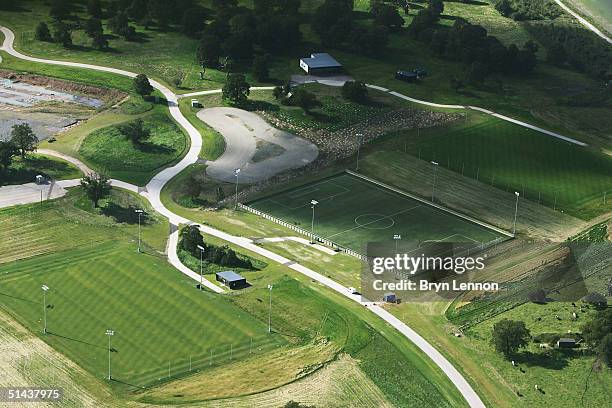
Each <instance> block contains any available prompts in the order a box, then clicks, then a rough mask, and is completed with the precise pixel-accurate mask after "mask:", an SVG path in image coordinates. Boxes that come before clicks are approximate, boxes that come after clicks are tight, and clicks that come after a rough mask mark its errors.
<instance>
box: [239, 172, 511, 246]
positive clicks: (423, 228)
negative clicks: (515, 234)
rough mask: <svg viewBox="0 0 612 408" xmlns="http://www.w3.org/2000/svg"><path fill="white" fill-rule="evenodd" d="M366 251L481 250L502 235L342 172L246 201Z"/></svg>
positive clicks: (326, 237)
mask: <svg viewBox="0 0 612 408" xmlns="http://www.w3.org/2000/svg"><path fill="white" fill-rule="evenodd" d="M312 200H316V201H317V202H318V204H317V205H316V207H315V217H314V219H315V222H314V232H315V234H316V235H318V236H320V237H322V238H325V239H328V240H330V241H333V242H335V243H336V244H338V245H340V246H343V247H346V248H349V249H352V250H354V251H357V252H360V253H363V252H364V249H365V246H366V244H367V243H371V242H376V243H384V242H389V243H393V241H394V240H393V237H394V235H400V236H401V241H400V245H403V247H402V249H404V247H406V246H413V245H415V244H416V245H418V244H421V243H423V242H452V243H465V244H467V245H470V246H472V245H473V246H480V245H482V244H485V243H488V242H491V241H493V240H495V239H498V238H501V237H503V234H501V233H500V232H497V231H495V230H493V229H490V228H487V227H485V226H482V225H479V224H476V223H474V222H471V221H469V220H466V219H463V218H461V217H459V216H456V215H454V214H452V213H450V212H447V211H444V210H442V209H438V208H436V207H434V206H432V205H429V204H427V203H426V202H423V201H419V200H416V199H414V198H411V197H409V196H407V195H404V194H401V193H398V192H395V191H393V190H390V189H388V188H385V187H384V186H379V185H378V184H375V183H373V182H370V181H367V180H364V179H362V178H360V177H357V176H354V175H351V174H348V173H344V174H341V175H337V176H334V177H330V178H326V179H323V180H320V181H317V182H314V183H311V184H307V185H304V186H300V187H297V188H295V189H292V190H288V191H284V192H281V193H278V194H274V195H271V196H268V197H264V198H261V199H258V200H255V201H253V202H250V203H248V205H249V206H250V207H252V208H255V209H257V210H259V211H262V212H264V213H267V214H269V215H272V216H274V217H277V218H280V219H282V220H284V221H286V222H289V223H291V224H294V225H296V226H298V227H301V228H303V229H305V230H308V231H310V229H311V222H312V208H311V204H310V203H311V201H312Z"/></svg>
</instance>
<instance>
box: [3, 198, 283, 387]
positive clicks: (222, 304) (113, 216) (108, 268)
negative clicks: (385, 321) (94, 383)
mask: <svg viewBox="0 0 612 408" xmlns="http://www.w3.org/2000/svg"><path fill="white" fill-rule="evenodd" d="M114 194H115V196H114V197H113V198H112V199H111V200H109V201H108V202H105V203H103V204H102V209H101V210H93V209H92V208H91V205H90V204H89V202H88V201H86V200H85V199H84V198H83V196H82V193H80V191H71V193H70V194H69V196H68V198H67V199H62V200H58V201H53V202H47V203H45V204H44V207H43V208H42V209H41V208H40V207H36V206H22V207H17V208H14V209H10V210H3V211H1V212H0V219H2V220H3V222H2V229H3V230H4V232H3V234H4V233H9V236H11V240H10V243H9V245H6V246H3V248H2V250H1V251H0V259H11V258H14V251H15V249H17V250H19V249H25V248H27V247H29V248H30V249H31V251H27V252H25V251H24V252H23V253H22V258H21V259H19V260H14V261H12V262H8V263H6V262H5V263H0V270H2V274H1V278H0V281H1V282H2V288H3V290H2V294H1V295H0V304H1V305H2V307H3V308H5V309H7V310H8V311H9V312H10V313H11V314H12V315H14V316H15V317H16V318H17V319H18V320H19V321H20V322H21V323H22V324H24V325H25V326H26V327H28V328H29V329H31V330H32V331H35V332H39V331H40V330H41V328H42V326H41V306H40V305H41V302H42V300H41V299H40V294H41V290H40V286H41V285H42V284H47V285H48V286H49V287H50V288H51V289H50V290H49V293H48V298H47V299H48V304H49V305H51V306H48V308H47V317H48V330H49V331H50V334H48V335H46V336H43V339H44V340H45V341H47V342H48V343H49V344H50V345H52V346H53V347H55V348H57V349H59V350H60V351H62V352H63V353H65V354H66V355H68V356H69V357H70V358H72V359H73V360H75V361H76V362H78V363H79V364H80V365H82V366H83V367H84V368H86V369H87V370H88V371H90V372H91V373H92V374H94V375H95V376H97V377H99V378H102V377H103V376H104V375H105V374H106V369H107V361H106V352H107V346H106V341H107V339H106V337H105V336H104V331H105V330H106V329H109V328H111V329H113V330H115V332H116V334H115V336H114V337H113V346H112V347H113V353H114V354H113V357H112V358H113V372H114V374H113V376H114V378H116V379H117V383H116V385H117V386H118V387H119V388H121V382H123V383H126V384H127V385H132V386H133V385H137V386H142V385H150V384H152V383H155V382H157V381H158V379H159V378H163V379H167V378H166V377H167V376H168V364H171V367H170V369H171V371H170V375H171V376H175V375H178V374H184V372H185V367H184V366H185V363H186V362H187V361H188V359H189V357H190V356H192V358H193V361H194V365H196V364H198V365H199V366H204V365H205V364H204V360H206V365H208V363H209V361H208V357H209V353H210V350H213V364H219V363H222V362H223V363H224V362H226V360H228V357H229V356H228V355H227V352H226V350H225V347H223V346H222V345H229V344H234V345H235V347H236V350H235V352H236V355H239V354H238V353H240V352H241V350H242V352H244V347H245V346H247V345H248V344H249V342H250V339H251V338H253V341H254V343H255V344H256V345H257V346H258V347H262V348H263V349H266V348H269V347H275V346H276V345H278V344H282V343H284V341H283V340H282V339H280V338H279V337H278V336H266V335H265V332H266V330H265V325H264V323H263V322H262V321H259V320H257V319H254V318H253V317H252V316H250V315H249V314H247V313H246V312H245V311H243V310H241V309H240V308H238V307H236V306H233V305H232V304H231V303H230V302H228V301H227V299H225V298H222V297H219V296H216V295H213V294H212V293H209V292H200V291H197V290H196V289H195V287H194V283H193V281H191V280H190V279H188V278H186V277H184V276H183V275H181V274H180V273H178V272H177V271H176V270H175V269H174V268H173V267H171V266H170V265H169V264H168V263H167V261H166V260H165V257H164V256H163V255H160V254H159V253H158V252H157V250H156V248H159V249H163V248H164V245H163V244H162V243H161V242H156V241H158V240H159V238H160V237H164V236H165V234H164V232H165V231H167V228H168V226H167V223H166V222H165V221H163V220H162V219H160V218H159V217H158V216H156V215H151V216H149V217H146V218H145V220H144V226H143V238H144V241H145V242H146V243H147V244H146V245H145V253H143V254H138V253H137V251H136V242H135V241H136V239H135V238H136V237H135V235H134V234H135V233H136V231H137V225H136V223H137V221H135V215H134V211H133V209H135V208H138V207H139V205H138V204H139V203H140V200H139V199H138V198H136V197H135V196H133V197H134V198H130V197H132V196H131V195H129V194H128V193H125V192H115V193H114ZM140 206H142V204H141V205H140ZM119 221H121V222H120V223H118V222H119ZM41 231H42V235H41ZM59 235H61V236H62V237H63V238H62V239H60V238H59ZM149 243H150V244H151V245H152V246H149ZM48 245H50V246H52V247H53V248H45V246H48ZM35 254H38V256H36V257H33V256H32V255H35ZM177 299H180V302H177ZM219 346H221V347H219ZM172 365H174V368H172ZM172 370H173V371H172ZM124 385H125V384H124Z"/></svg>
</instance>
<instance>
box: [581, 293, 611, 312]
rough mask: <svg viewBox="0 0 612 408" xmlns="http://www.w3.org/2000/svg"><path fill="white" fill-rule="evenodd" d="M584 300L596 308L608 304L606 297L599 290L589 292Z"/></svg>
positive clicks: (604, 306)
mask: <svg viewBox="0 0 612 408" xmlns="http://www.w3.org/2000/svg"><path fill="white" fill-rule="evenodd" d="M582 301H583V302H584V303H588V304H590V305H592V306H594V307H595V308H596V309H605V308H606V306H607V305H608V300H607V299H606V297H605V296H604V295H602V294H601V293H597V292H591V293H588V294H587V295H585V296H584V297H583V298H582Z"/></svg>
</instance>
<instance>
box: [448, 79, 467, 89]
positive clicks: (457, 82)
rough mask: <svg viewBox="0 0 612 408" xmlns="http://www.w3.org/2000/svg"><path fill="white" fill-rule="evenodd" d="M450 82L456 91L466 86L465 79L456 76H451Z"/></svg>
mask: <svg viewBox="0 0 612 408" xmlns="http://www.w3.org/2000/svg"><path fill="white" fill-rule="evenodd" d="M449 83H450V87H451V88H452V89H453V90H454V91H455V92H459V90H460V89H461V88H463V87H464V83H463V81H462V80H461V79H459V78H457V77H455V76H452V77H450V79H449Z"/></svg>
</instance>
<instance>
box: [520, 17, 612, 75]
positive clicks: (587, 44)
mask: <svg viewBox="0 0 612 408" xmlns="http://www.w3.org/2000/svg"><path fill="white" fill-rule="evenodd" d="M528 29H529V32H530V33H531V34H532V35H533V36H534V38H536V39H537V40H538V42H540V43H541V44H542V45H543V46H544V47H545V48H546V58H547V60H548V61H549V62H550V63H552V64H555V65H559V66H569V67H572V68H574V69H576V70H577V71H580V72H583V73H586V74H587V75H590V76H592V77H595V78H598V79H604V80H608V81H609V80H611V79H612V48H611V47H610V46H609V45H608V44H607V43H606V42H605V41H602V40H601V38H599V37H597V36H596V35H595V34H593V33H591V32H590V31H587V30H585V29H583V28H582V27H569V26H564V25H557V24H533V25H529V26H528Z"/></svg>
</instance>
